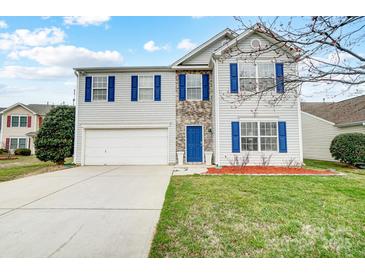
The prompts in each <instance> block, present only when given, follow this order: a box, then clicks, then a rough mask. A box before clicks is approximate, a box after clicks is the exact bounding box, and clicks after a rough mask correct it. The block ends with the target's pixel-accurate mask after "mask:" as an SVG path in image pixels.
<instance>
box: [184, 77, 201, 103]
mask: <svg viewBox="0 0 365 274" xmlns="http://www.w3.org/2000/svg"><path fill="white" fill-rule="evenodd" d="M201 99H202V76H201V74H187V75H186V100H201Z"/></svg>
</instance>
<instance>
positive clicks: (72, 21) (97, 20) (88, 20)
mask: <svg viewBox="0 0 365 274" xmlns="http://www.w3.org/2000/svg"><path fill="white" fill-rule="evenodd" d="M109 20H110V16H65V17H64V18H63V22H64V23H65V24H66V25H79V26H90V25H93V26H98V25H101V24H103V23H106V22H108V21H109Z"/></svg>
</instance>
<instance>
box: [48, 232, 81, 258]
mask: <svg viewBox="0 0 365 274" xmlns="http://www.w3.org/2000/svg"><path fill="white" fill-rule="evenodd" d="M83 226H84V225H81V226H80V227H79V228H78V229H77V230H76V231H75V232H74V233H73V234H72V235H71V236H70V237H69V238H68V239H67V240H66V241H65V242H64V243H63V244H61V245H60V246H59V247H58V248H57V249H56V250H55V251H53V252H52V253H51V254H50V255H49V256H48V258H50V257H52V256H53V255H55V254H56V253H57V252H59V251H60V250H61V249H62V248H64V247H65V246H66V245H67V244H68V243H69V242H71V240H72V239H73V238H75V236H76V235H77V234H78V233H79V232H80V230H81V228H82V227H83Z"/></svg>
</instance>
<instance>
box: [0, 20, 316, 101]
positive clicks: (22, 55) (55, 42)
mask: <svg viewBox="0 0 365 274" xmlns="http://www.w3.org/2000/svg"><path fill="white" fill-rule="evenodd" d="M254 20H255V18H254V17H252V18H250V17H247V21H250V22H254ZM283 20H285V18H284V19H283ZM227 27H229V28H232V29H236V28H237V27H238V23H237V22H236V21H235V20H234V18H233V17H107V16H104V17H0V107H1V106H8V105H10V104H13V103H15V102H18V101H21V102H24V103H47V102H50V103H55V104H59V103H62V102H66V103H68V104H70V103H72V98H73V89H74V88H75V77H74V75H73V71H72V67H78V66H139V65H144V66H149V65H169V64H171V63H172V62H174V61H175V60H177V59H179V58H180V57H181V56H183V55H185V54H186V53H187V52H188V51H190V50H191V49H192V48H193V47H194V46H196V45H199V44H200V43H203V42H204V41H206V40H207V39H209V38H210V37H212V36H213V35H215V34H216V33H218V32H220V31H221V30H223V29H224V28H227ZM315 99H318V98H315Z"/></svg>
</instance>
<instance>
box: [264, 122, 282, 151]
mask: <svg viewBox="0 0 365 274" xmlns="http://www.w3.org/2000/svg"><path fill="white" fill-rule="evenodd" d="M260 143H261V144H260V147H261V151H277V149H278V145H277V143H278V140H277V126H276V122H260Z"/></svg>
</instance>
